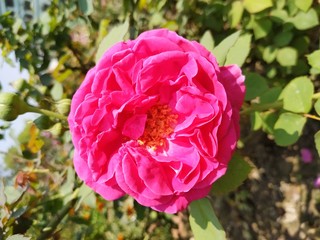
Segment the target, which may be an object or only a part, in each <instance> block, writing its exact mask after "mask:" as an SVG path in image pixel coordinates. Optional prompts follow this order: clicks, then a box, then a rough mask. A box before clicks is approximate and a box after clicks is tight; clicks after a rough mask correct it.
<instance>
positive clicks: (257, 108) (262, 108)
mask: <svg viewBox="0 0 320 240" xmlns="http://www.w3.org/2000/svg"><path fill="white" fill-rule="evenodd" d="M312 99H320V92H318V93H315V94H313V96H312ZM282 107H283V101H282V100H278V101H276V102H273V103H265V104H252V105H250V106H249V107H247V108H245V109H244V110H242V111H241V112H240V114H241V115H243V114H250V113H252V112H255V111H259V112H263V111H267V110H269V109H280V108H282Z"/></svg>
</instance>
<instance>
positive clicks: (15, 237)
mask: <svg viewBox="0 0 320 240" xmlns="http://www.w3.org/2000/svg"><path fill="white" fill-rule="evenodd" d="M30 239H31V237H25V236H23V235H21V234H14V235H12V236H10V237H8V238H7V240H30Z"/></svg>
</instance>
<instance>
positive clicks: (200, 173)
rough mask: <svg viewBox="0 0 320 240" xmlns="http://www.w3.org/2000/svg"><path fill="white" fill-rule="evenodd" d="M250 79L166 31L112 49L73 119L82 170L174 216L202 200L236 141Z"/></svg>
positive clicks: (101, 188)
mask: <svg viewBox="0 0 320 240" xmlns="http://www.w3.org/2000/svg"><path fill="white" fill-rule="evenodd" d="M244 91H245V87H244V76H243V75H242V74H241V70H240V69H239V67H237V66H236V65H230V66H226V67H219V66H218V64H217V61H216V59H215V58H214V56H213V55H212V54H211V53H210V52H208V51H207V50H206V49H205V48H204V47H203V46H201V45H200V44H199V43H197V42H195V41H188V40H186V39H184V38H182V37H181V36H179V35H177V34H176V33H175V32H171V31H168V30H165V29H159V30H152V31H147V32H144V33H142V34H141V35H140V36H139V37H138V38H137V39H136V40H133V41H127V42H121V43H118V44H116V45H114V46H113V47H111V48H110V49H109V50H108V51H107V52H106V53H105V54H104V55H103V57H102V58H101V59H100V61H99V62H98V64H97V65H96V66H95V67H94V68H92V69H91V70H90V71H89V72H88V74H87V76H86V78H85V80H84V81H83V83H82V85H81V86H80V88H79V89H78V91H77V92H76V93H75V95H74V97H73V99H72V104H71V111H70V115H69V118H68V121H69V125H70V131H71V134H72V140H73V143H74V146H75V154H74V166H75V170H76V172H77V173H78V175H79V177H80V178H81V179H82V180H83V181H85V183H86V184H87V185H88V186H89V187H91V188H92V189H93V190H94V191H96V192H97V193H99V194H100V195H101V196H103V197H104V198H105V199H107V200H115V199H117V198H120V197H122V196H123V195H125V194H129V195H131V196H132V197H133V198H135V200H136V201H138V202H139V203H140V204H142V205H144V206H148V207H151V208H153V209H155V210H157V211H163V212H167V213H176V212H177V211H180V210H183V209H185V208H186V207H187V206H188V204H189V203H190V202H191V201H193V200H196V199H200V198H203V197H205V196H206V195H207V194H208V193H209V191H210V188H211V185H212V184H213V183H214V182H215V181H216V180H217V179H218V178H220V177H221V176H222V175H223V174H224V173H225V171H226V169H227V165H228V162H229V160H230V158H231V154H232V152H233V151H234V150H235V147H236V142H237V140H238V138H239V110H240V108H241V105H242V102H243V99H244Z"/></svg>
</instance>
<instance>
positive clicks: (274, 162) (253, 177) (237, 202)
mask: <svg viewBox="0 0 320 240" xmlns="http://www.w3.org/2000/svg"><path fill="white" fill-rule="evenodd" d="M317 130H319V123H317V122H312V121H310V122H309V123H308V124H307V125H306V127H305V130H304V134H303V136H302V137H301V139H300V140H299V141H298V143H297V144H295V145H293V146H291V147H289V148H282V147H278V146H276V145H275V143H274V142H273V141H272V140H271V139H269V138H268V136H267V135H266V134H265V133H263V132H252V131H250V130H249V129H248V130H247V133H250V135H248V136H246V142H245V144H246V148H245V150H242V155H243V156H246V157H247V158H248V160H250V161H251V162H252V163H253V164H254V165H255V166H256V167H255V168H254V169H253V170H252V172H251V173H250V175H249V178H248V179H247V180H246V181H245V182H244V183H243V185H242V186H240V187H239V188H238V189H237V191H235V192H232V193H230V194H229V195H227V196H213V197H212V200H213V203H214V206H213V207H214V210H215V212H216V214H217V216H218V219H219V220H220V222H221V224H222V226H223V227H224V229H225V231H226V233H227V239H229V240H298V239H299V240H300V239H304V240H317V239H320V189H317V188H315V187H314V181H315V179H316V177H317V176H318V175H319V174H320V158H319V156H318V153H317V152H316V150H315V146H314V138H313V135H314V133H315V132H316V131H317ZM244 131H246V130H244ZM243 134H246V133H245V132H244V133H243ZM301 148H308V149H310V150H311V151H312V156H313V160H312V162H310V163H305V162H304V161H302V159H301V153H300V150H301ZM173 221H174V222H175V224H176V226H175V227H174V228H173V229H171V232H172V236H173V238H174V239H183V240H187V239H193V238H192V234H191V232H190V228H189V225H188V215H187V213H186V212H185V213H179V214H178V215H177V216H175V217H174V219H173ZM207 240H209V239H207Z"/></svg>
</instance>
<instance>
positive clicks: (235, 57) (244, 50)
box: [225, 34, 252, 67]
mask: <svg viewBox="0 0 320 240" xmlns="http://www.w3.org/2000/svg"><path fill="white" fill-rule="evenodd" d="M251 37H252V35H251V34H244V35H242V36H240V37H239V38H238V40H237V41H236V43H235V44H234V45H233V47H231V48H230V51H229V53H228V55H227V58H226V62H225V65H230V64H237V65H238V66H239V67H241V66H242V65H243V64H244V62H245V60H246V58H247V57H248V55H249V53H250V49H251V48H250V44H251Z"/></svg>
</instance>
